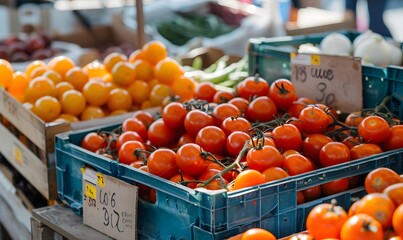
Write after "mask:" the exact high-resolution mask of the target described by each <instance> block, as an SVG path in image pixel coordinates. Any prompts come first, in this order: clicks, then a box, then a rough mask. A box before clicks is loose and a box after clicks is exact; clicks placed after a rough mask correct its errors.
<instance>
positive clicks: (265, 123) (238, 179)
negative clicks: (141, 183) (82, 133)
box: [82, 76, 403, 203]
mask: <svg viewBox="0 0 403 240" xmlns="http://www.w3.org/2000/svg"><path fill="white" fill-rule="evenodd" d="M193 95H194V99H192V100H188V101H185V102H177V101H172V102H169V103H167V104H166V105H165V106H164V107H163V109H162V113H161V118H157V119H154V116H153V115H151V114H149V113H147V112H146V111H138V112H135V113H134V115H133V117H132V118H129V119H126V120H125V121H124V122H123V123H122V125H121V127H120V128H119V129H118V130H117V131H112V132H109V133H106V132H100V133H95V132H93V133H90V134H88V135H87V136H86V137H85V138H84V139H83V141H82V147H83V148H86V149H88V150H91V151H94V152H98V153H101V154H107V156H109V157H111V158H113V159H116V160H118V161H119V162H120V163H123V164H129V165H132V166H133V167H136V168H141V169H142V170H144V171H148V172H150V173H152V174H155V175H157V176H160V177H162V178H165V179H170V180H172V181H176V182H181V183H182V184H184V185H186V186H188V187H193V188H194V187H205V188H207V189H212V190H215V189H222V188H224V189H227V190H229V191H230V190H237V189H241V188H245V187H250V186H254V185H258V184H262V183H264V182H268V181H273V180H277V179H281V178H285V177H288V176H294V175H298V174H302V173H306V172H309V171H312V170H314V169H316V168H319V167H329V166H333V165H337V164H340V163H344V162H348V161H351V160H354V159H358V158H362V157H365V156H369V155H372V154H377V153H380V152H382V151H383V150H390V149H397V148H401V147H403V140H402V132H403V125H397V124H396V123H395V122H393V121H392V122H391V123H388V122H387V120H385V119H384V118H382V117H380V116H378V115H369V116H366V117H364V118H363V119H362V121H361V122H360V124H359V125H358V127H355V126H348V125H349V124H350V123H348V122H347V124H346V123H345V122H341V121H340V120H339V114H338V113H337V112H336V111H334V110H332V109H329V108H328V107H327V106H324V105H322V104H317V103H315V102H314V101H313V100H311V99H308V98H298V97H297V94H296V92H295V89H294V87H293V85H292V83H291V82H290V81H289V80H286V79H278V80H276V81H275V82H273V83H272V84H271V85H270V84H268V83H267V81H265V80H264V79H262V78H260V77H258V76H256V77H248V78H246V79H245V80H244V81H242V82H240V83H239V84H238V85H237V89H236V93H232V92H226V91H220V90H216V88H215V86H214V85H213V84H211V83H208V82H204V83H200V84H199V85H198V86H197V87H196V88H195V89H194V94H193ZM175 99H176V98H173V100H175ZM350 119H354V120H357V119H356V118H352V117H350ZM389 124H393V126H391V127H390V126H389ZM94 139H96V140H94ZM336 140H337V141H336ZM350 180H351V179H350ZM349 185H350V183H349V179H340V180H337V181H334V182H331V183H327V184H324V185H323V186H317V187H314V188H312V189H307V190H304V191H302V192H301V193H299V194H298V202H299V203H302V202H304V201H307V200H311V199H313V198H315V197H319V196H320V195H321V194H322V193H323V194H325V195H331V194H334V193H337V192H340V191H345V190H346V189H348V187H349Z"/></svg>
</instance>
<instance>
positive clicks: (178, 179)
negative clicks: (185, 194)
mask: <svg viewBox="0 0 403 240" xmlns="http://www.w3.org/2000/svg"><path fill="white" fill-rule="evenodd" d="M193 180H196V179H195V178H194V177H192V176H190V175H188V174H184V173H182V174H176V175H175V176H173V177H171V178H170V179H169V181H172V182H174V183H178V184H182V182H186V181H193ZM184 185H185V186H187V187H188V188H196V185H197V183H195V182H191V183H186V184H184Z"/></svg>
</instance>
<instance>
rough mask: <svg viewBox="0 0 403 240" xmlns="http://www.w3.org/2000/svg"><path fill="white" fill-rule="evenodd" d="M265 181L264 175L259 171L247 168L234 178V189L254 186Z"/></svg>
mask: <svg viewBox="0 0 403 240" xmlns="http://www.w3.org/2000/svg"><path fill="white" fill-rule="evenodd" d="M262 183H264V176H263V174H261V173H260V172H259V171H256V170H253V169H247V170H244V171H242V172H241V173H240V174H238V176H237V177H236V178H235V180H234V186H233V188H232V189H233V190H238V189H241V188H246V187H252V186H255V185H259V184H262Z"/></svg>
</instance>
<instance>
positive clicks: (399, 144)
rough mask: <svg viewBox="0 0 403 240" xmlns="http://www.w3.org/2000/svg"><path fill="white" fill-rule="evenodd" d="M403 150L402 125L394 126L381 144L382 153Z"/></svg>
mask: <svg viewBox="0 0 403 240" xmlns="http://www.w3.org/2000/svg"><path fill="white" fill-rule="evenodd" d="M399 148H403V125H395V126H392V127H391V128H390V135H389V137H388V139H386V141H385V142H383V144H382V149H383V150H384V151H389V150H394V149H399Z"/></svg>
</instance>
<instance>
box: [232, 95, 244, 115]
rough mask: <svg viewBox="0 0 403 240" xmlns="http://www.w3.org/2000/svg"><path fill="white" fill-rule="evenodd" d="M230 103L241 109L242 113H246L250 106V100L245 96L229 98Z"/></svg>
mask: <svg viewBox="0 0 403 240" xmlns="http://www.w3.org/2000/svg"><path fill="white" fill-rule="evenodd" d="M228 103H230V104H232V105H234V106H235V107H237V108H238V109H239V111H240V112H241V114H245V112H246V109H247V108H248V106H249V100H246V99H245V98H241V97H235V98H233V99H231V100H229V101H228Z"/></svg>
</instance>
